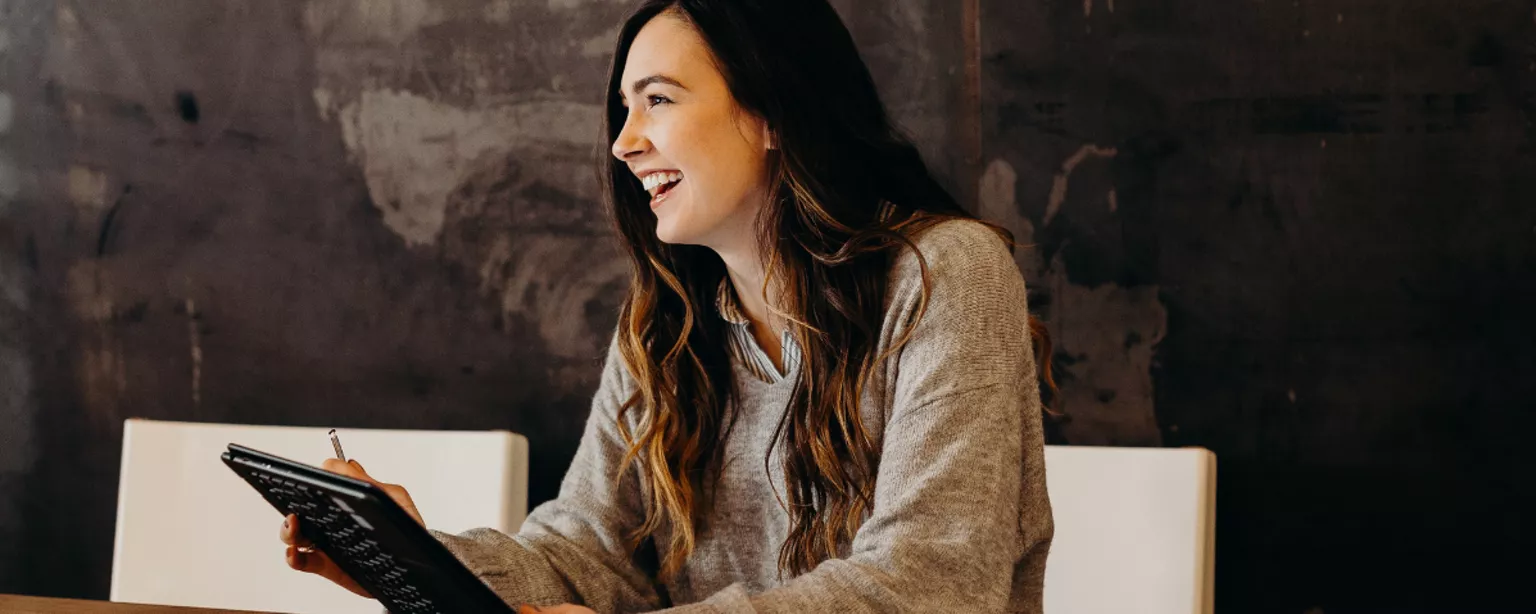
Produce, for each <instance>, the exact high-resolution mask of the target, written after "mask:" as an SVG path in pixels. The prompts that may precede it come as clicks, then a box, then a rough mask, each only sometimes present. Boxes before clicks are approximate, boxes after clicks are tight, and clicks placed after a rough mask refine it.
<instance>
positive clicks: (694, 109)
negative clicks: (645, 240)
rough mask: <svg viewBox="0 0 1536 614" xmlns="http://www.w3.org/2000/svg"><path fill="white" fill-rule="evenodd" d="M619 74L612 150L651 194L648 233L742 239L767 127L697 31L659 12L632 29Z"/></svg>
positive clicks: (733, 244) (759, 200)
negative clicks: (735, 91) (623, 112)
mask: <svg viewBox="0 0 1536 614" xmlns="http://www.w3.org/2000/svg"><path fill="white" fill-rule="evenodd" d="M620 84H621V88H622V90H623V91H621V92H619V96H620V98H621V99H622V100H623V101H624V106H625V107H627V109H628V111H627V113H628V115H627V117H626V119H625V121H624V129H623V130H622V131H621V132H620V133H619V136H618V138H617V139H616V140H615V141H614V143H613V155H614V157H617V158H618V159H619V160H620V161H622V162H624V163H626V164H628V165H629V169H630V171H631V172H633V173H634V174H635V176H636V177H639V178H640V182H641V184H642V185H644V186H645V188H646V192H647V193H649V194H650V196H651V202H650V205H651V212H652V213H654V214H655V215H656V236H657V238H659V239H661V240H662V241H664V242H667V243H687V244H693V245H704V246H708V247H712V248H715V249H716V250H720V249H722V248H724V249H736V248H739V247H741V246H743V245H746V244H747V243H745V242H747V241H750V240H751V238H752V236H753V235H752V233H753V224H754V221H755V219H756V216H757V213H758V211H759V210H760V209H761V208H762V206H763V204H764V203H765V202H766V200H767V185H768V170H767V168H768V166H767V157H768V149H769V137H768V130H767V127H766V125H765V124H764V122H763V121H762V120H761V119H759V118H757V117H754V116H753V115H752V114H751V113H748V112H747V111H745V110H744V109H742V108H741V107H740V106H739V105H737V103H736V100H735V99H734V98H733V97H732V96H731V92H730V90H729V89H728V88H727V86H726V83H725V77H724V76H722V75H721V74H720V71H719V69H717V68H716V67H715V64H714V56H713V54H712V52H711V51H710V49H709V46H708V45H707V44H706V43H705V42H704V39H703V38H702V37H700V36H699V34H698V33H697V32H696V31H694V29H693V26H692V25H691V24H689V23H687V22H686V21H684V19H683V18H681V17H679V16H677V15H675V14H673V13H672V12H670V11H668V12H665V13H662V14H661V15H659V16H657V17H656V18H655V19H652V20H651V21H650V22H649V23H647V24H646V25H645V27H644V28H641V30H640V32H639V34H638V35H636V36H635V40H634V43H633V44H632V45H631V46H630V49H629V56H628V58H627V59H626V60H625V61H624V74H623V75H622V76H621V77H620Z"/></svg>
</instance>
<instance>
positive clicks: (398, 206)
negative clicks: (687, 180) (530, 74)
mask: <svg viewBox="0 0 1536 614" xmlns="http://www.w3.org/2000/svg"><path fill="white" fill-rule="evenodd" d="M601 113H602V111H601V109H600V108H599V107H598V106H597V105H589V104H577V103H559V102H530V103H522V104H515V105H504V106H499V107H493V108H490V109H486V110H467V109H461V108H458V107H454V106H450V105H447V104H443V103H439V102H434V101H431V100H428V99H426V98H423V97H420V96H416V95H414V94H411V93H408V92H398V91H392V90H386V91H366V92H363V93H362V96H361V97H360V99H359V100H358V101H357V102H354V103H350V104H348V105H346V106H345V107H343V108H342V109H341V110H340V112H339V113H338V117H340V119H341V130H342V138H343V140H344V141H345V143H346V146H347V150H348V151H349V152H351V154H352V155H353V156H354V157H355V158H356V159H357V160H358V162H359V163H360V164H361V166H362V169H363V175H364V177H365V179H366V181H367V184H368V193H369V194H370V195H371V196H372V197H373V202H374V205H375V206H377V207H378V208H379V210H380V211H381V212H382V213H383V214H384V223H385V224H386V225H387V226H389V228H390V229H391V230H393V231H394V232H395V234H397V235H399V236H400V237H401V238H403V239H405V241H406V242H407V243H408V244H411V245H431V244H433V243H435V242H436V241H437V238H438V234H439V232H440V231H441V230H442V226H443V210H444V208H445V207H446V206H447V197H448V193H449V191H451V190H453V189H454V187H455V186H456V185H458V183H459V181H460V179H461V176H462V175H463V173H464V170H465V169H466V168H468V167H469V166H470V165H471V163H472V162H474V161H475V160H476V159H477V158H479V157H481V156H483V155H495V154H499V153H505V152H507V151H510V150H511V149H512V148H513V147H514V146H516V145H518V144H525V143H528V142H530V141H532V142H538V141H552V142H559V143H576V144H584V145H596V144H598V143H599V140H598V137H599V136H600V135H599V134H598V130H596V129H594V126H600V125H602V124H601V117H602V115H601Z"/></svg>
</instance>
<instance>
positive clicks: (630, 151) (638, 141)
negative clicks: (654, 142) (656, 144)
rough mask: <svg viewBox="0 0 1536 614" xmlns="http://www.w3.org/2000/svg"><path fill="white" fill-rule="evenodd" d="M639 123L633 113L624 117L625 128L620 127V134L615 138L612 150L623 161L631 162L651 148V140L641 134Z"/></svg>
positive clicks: (614, 155)
mask: <svg viewBox="0 0 1536 614" xmlns="http://www.w3.org/2000/svg"><path fill="white" fill-rule="evenodd" d="M638 123H639V122H637V121H635V116H634V114H633V113H631V114H630V115H629V117H626V118H625V119H624V128H622V129H620V130H619V136H618V137H617V138H615V139H613V148H612V150H611V151H612V152H613V157H615V158H618V159H619V160H620V161H622V162H629V161H631V160H634V159H635V158H636V157H638V156H641V155H644V154H645V152H646V151H649V150H650V148H651V142H650V141H649V140H647V139H646V138H645V137H644V136H643V135H641V134H640V128H639V126H638V125H637V124H638Z"/></svg>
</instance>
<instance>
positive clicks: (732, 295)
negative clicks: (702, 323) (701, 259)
mask: <svg viewBox="0 0 1536 614" xmlns="http://www.w3.org/2000/svg"><path fill="white" fill-rule="evenodd" d="M715 310H716V311H718V312H720V319H722V320H725V321H726V322H730V323H731V324H738V325H740V324H747V323H748V320H747V316H746V314H743V313H741V304H740V303H738V302H737V300H736V289H735V288H734V287H732V286H731V278H730V277H725V278H722V279H721V280H720V290H719V291H717V292H716V294H715Z"/></svg>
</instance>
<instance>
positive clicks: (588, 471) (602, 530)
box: [433, 344, 661, 612]
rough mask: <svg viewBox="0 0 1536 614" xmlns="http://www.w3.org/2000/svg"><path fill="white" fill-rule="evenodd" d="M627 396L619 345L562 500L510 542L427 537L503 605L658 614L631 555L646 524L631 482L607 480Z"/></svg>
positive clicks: (487, 533) (649, 581) (500, 537)
mask: <svg viewBox="0 0 1536 614" xmlns="http://www.w3.org/2000/svg"><path fill="white" fill-rule="evenodd" d="M631 390H633V384H632V382H631V381H630V378H629V376H628V373H627V372H626V371H625V369H624V366H623V361H622V359H621V358H620V356H619V354H618V350H617V345H616V344H614V345H611V346H610V348H609V352H608V358H607V360H606V364H605V366H604V368H603V376H602V383H601V384H600V386H599V388H598V391H597V394H596V395H595V396H594V398H593V401H592V412H591V414H590V416H589V417H588V418H587V425H586V430H585V431H584V432H583V434H582V437H581V443H580V444H579V446H578V448H577V450H576V457H575V459H574V460H573V461H572V462H571V468H570V470H569V471H567V472H566V474H565V479H564V480H563V481H562V482H561V484H560V493H559V495H558V496H557V497H556V498H555V499H554V500H551V501H548V502H546V503H544V504H542V505H540V506H538V507H537V508H535V509H534V510H533V511H532V512H531V513H529V514H528V518H527V519H526V520H525V521H524V522H523V525H522V528H521V529H520V530H519V531H518V532H517V534H516V535H507V534H505V533H502V532H499V531H496V530H494V529H489V528H480V529H473V530H470V531H467V532H464V533H461V534H458V535H452V534H447V533H443V532H438V531H433V535H434V536H435V537H437V538H438V540H439V541H441V542H442V543H443V544H444V545H445V546H447V547H448V549H449V551H451V552H453V554H454V555H455V556H456V557H457V558H458V559H459V560H460V561H462V562H464V564H465V565H466V566H467V567H469V569H470V570H471V571H473V572H474V573H475V575H477V576H479V577H480V578H481V580H483V581H484V582H485V583H486V584H487V585H489V586H490V587H491V588H492V589H493V590H494V591H495V592H496V594H498V595H500V596H501V597H502V599H503V600H505V601H507V602H508V603H509V604H511V605H513V606H516V605H518V604H522V603H529V604H533V605H537V606H547V605H553V604H560V603H581V604H585V605H586V606H587V607H590V608H592V609H594V610H596V611H598V612H618V611H625V612H633V611H644V610H650V609H654V608H656V607H659V606H660V604H661V602H660V598H659V597H658V592H657V590H656V588H655V584H654V581H653V578H654V569H651V567H653V566H654V565H653V564H651V563H647V562H645V561H644V560H643V557H637V556H634V555H632V554H631V552H630V549H629V547H628V535H629V534H630V531H631V530H632V529H633V528H634V527H636V526H638V524H639V523H640V519H641V518H642V517H643V514H644V512H643V508H642V502H641V499H640V495H639V487H638V484H637V482H636V478H635V477H634V476H635V472H633V471H630V472H627V473H626V475H625V477H624V480H623V481H622V482H616V481H615V479H614V478H615V476H616V475H617V474H618V470H619V467H620V463H621V462H622V460H623V457H624V452H625V449H626V447H625V444H624V442H623V439H622V438H621V437H620V436H619V432H618V428H617V424H618V423H617V413H618V409H619V407H620V406H621V405H622V404H623V402H624V400H625V399H626V398H627V397H628V395H629V394H630V391H631Z"/></svg>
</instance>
